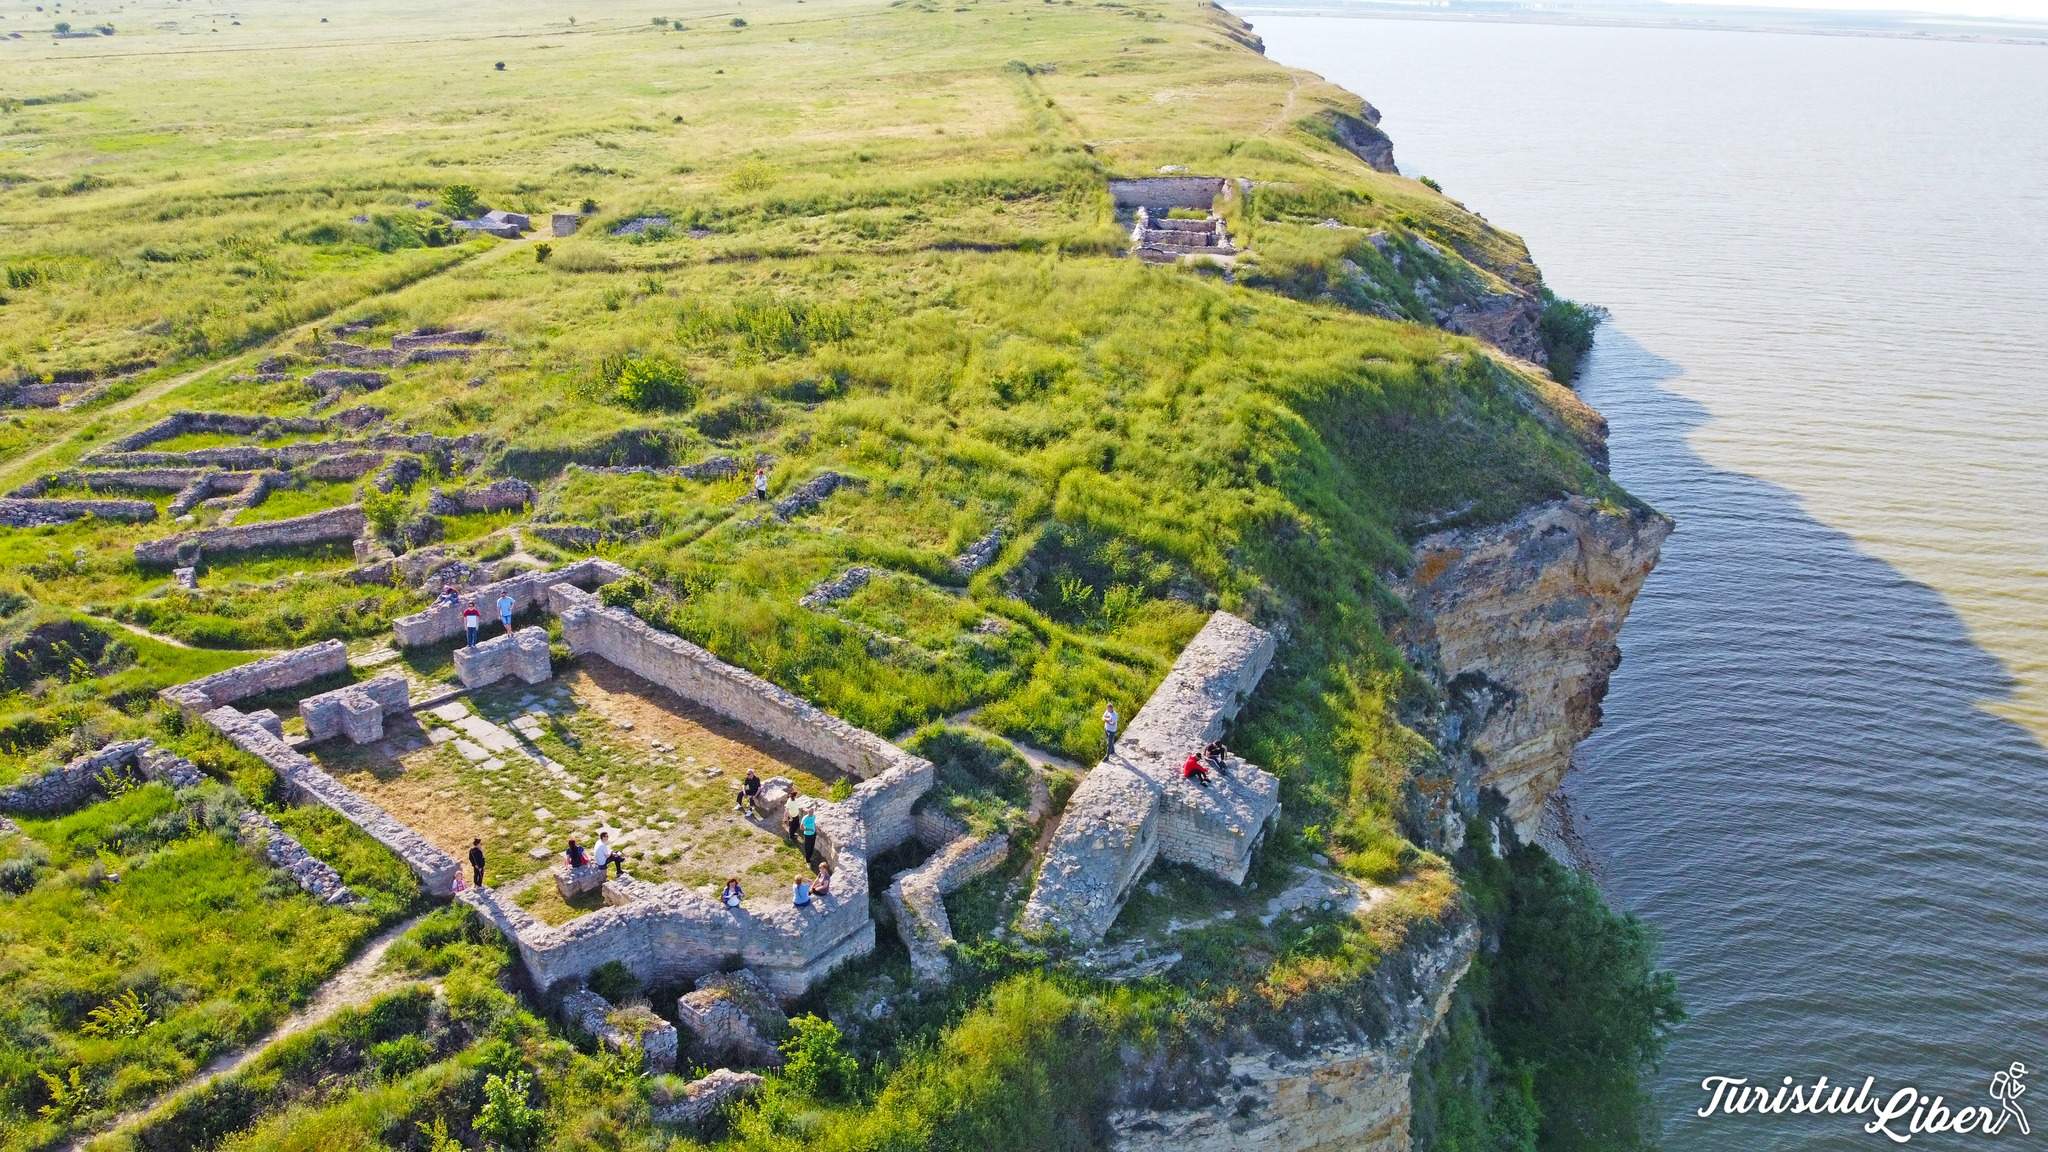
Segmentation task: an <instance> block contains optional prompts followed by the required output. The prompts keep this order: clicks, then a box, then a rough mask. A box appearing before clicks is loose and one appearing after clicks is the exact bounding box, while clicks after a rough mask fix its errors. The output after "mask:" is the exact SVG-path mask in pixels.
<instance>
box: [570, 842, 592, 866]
mask: <svg viewBox="0 0 2048 1152" xmlns="http://www.w3.org/2000/svg"><path fill="white" fill-rule="evenodd" d="M568 857H569V867H571V868H582V867H584V866H586V865H588V864H589V863H590V861H589V859H588V858H586V857H585V856H584V855H583V845H581V844H578V843H577V842H576V838H575V837H574V836H571V837H569V851H568Z"/></svg>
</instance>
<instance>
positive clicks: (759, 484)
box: [754, 468, 768, 504]
mask: <svg viewBox="0 0 2048 1152" xmlns="http://www.w3.org/2000/svg"><path fill="white" fill-rule="evenodd" d="M754 499H756V500H759V501H760V502H761V503H763V504H766V503H767V502H768V470H767V469H766V468H756V469H754Z"/></svg>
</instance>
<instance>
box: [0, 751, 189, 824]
mask: <svg viewBox="0 0 2048 1152" xmlns="http://www.w3.org/2000/svg"><path fill="white" fill-rule="evenodd" d="M150 746H151V745H150V742H149V741H147V740H125V741H122V742H121V743H118V744H109V745H107V746H106V747H104V748H101V749H100V750H99V751H97V752H89V753H87V754H86V755H84V756H80V757H78V758H77V759H76V760H73V761H71V762H70V763H68V764H63V765H60V766H58V767H56V768H52V769H50V770H49V771H47V772H44V773H42V774H40V775H37V776H31V777H29V778H28V779H26V780H21V781H18V782H16V783H15V784H13V785H11V786H10V787H7V788H0V812H12V813H16V814H19V815H25V816H53V815H56V814H57V813H59V812H65V811H68V810H70V809H72V808H76V807H78V806H79V805H81V804H84V803H85V802H86V801H88V800H91V799H92V798H93V797H94V796H96V795H98V794H99V790H100V777H101V776H102V775H104V774H105V773H107V772H109V771H120V770H122V769H125V768H127V767H128V766H129V765H130V764H133V763H134V762H135V757H136V754H137V753H139V752H141V751H143V750H144V749H147V748H149V747H150Z"/></svg>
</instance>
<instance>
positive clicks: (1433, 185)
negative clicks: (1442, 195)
mask: <svg viewBox="0 0 2048 1152" xmlns="http://www.w3.org/2000/svg"><path fill="white" fill-rule="evenodd" d="M1416 180H1417V181H1419V182H1420V183H1421V184H1422V186H1423V187H1424V188H1427V189H1429V190H1430V191H1431V192H1442V191H1443V190H1444V186H1443V185H1441V184H1439V183H1437V182H1436V181H1434V180H1431V179H1430V178H1429V177H1427V176H1417V177H1416Z"/></svg>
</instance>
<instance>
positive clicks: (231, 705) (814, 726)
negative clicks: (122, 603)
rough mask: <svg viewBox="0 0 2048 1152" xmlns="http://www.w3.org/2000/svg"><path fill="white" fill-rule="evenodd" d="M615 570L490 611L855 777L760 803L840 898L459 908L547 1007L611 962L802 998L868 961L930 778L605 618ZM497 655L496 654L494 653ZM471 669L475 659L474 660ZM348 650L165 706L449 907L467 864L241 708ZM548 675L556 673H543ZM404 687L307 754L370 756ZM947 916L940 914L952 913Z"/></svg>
mask: <svg viewBox="0 0 2048 1152" xmlns="http://www.w3.org/2000/svg"><path fill="white" fill-rule="evenodd" d="M625 574H626V573H625V570H624V569H621V568H620V567H619V566H618V565H616V564H612V563H610V562H608V561H603V560H595V559H592V560H584V561H580V562H578V563H575V564H571V565H567V566H565V567H563V568H560V569H557V570H555V571H552V572H546V573H523V574H521V575H519V576H516V577H513V578H511V579H509V580H506V581H502V582H500V583H498V584H495V585H487V586H485V587H483V588H479V589H477V590H476V598H477V600H478V601H479V603H480V604H481V603H483V602H486V601H488V602H489V603H491V604H493V605H494V604H495V602H496V600H497V598H498V596H499V595H500V594H504V595H509V596H510V597H511V598H512V599H513V601H514V603H515V605H516V608H515V611H527V610H531V609H533V608H536V607H539V608H545V609H547V610H548V611H551V612H552V613H554V614H555V615H556V616H557V617H558V618H559V619H560V621H561V625H562V635H563V638H564V640H565V641H566V642H567V644H568V647H569V649H570V651H571V652H573V653H575V654H576V655H579V656H581V655H592V656H596V657H599V658H601V659H603V660H605V661H606V662H608V663H610V664H612V665H614V666H616V667H618V668H620V669H622V670H624V671H626V672H629V673H631V674H633V675H635V676H637V677H639V678H640V679H642V680H644V681H646V682H648V683H650V684H653V685H657V686H659V687H662V688H666V689H668V690H669V691H671V692H674V693H676V694H677V695H679V696H681V697H682V698H684V699H686V700H689V701H691V702H693V703H695V704H698V705H701V706H703V707H705V708H708V709H709V710H711V711H713V712H716V713H718V714H719V715H721V716H723V717H725V718H726V719H728V720H732V721H734V722H736V723H739V724H741V725H743V726H745V727H747V728H749V729H751V730H753V731H754V732H756V733H759V734H760V735H761V736H763V737H765V738H767V739H768V740H770V741H773V742H776V743H779V744H781V745H784V746H788V747H791V748H794V749H795V750H797V751H798V752H800V753H803V754H805V755H808V756H811V757H815V758H817V759H819V760H822V761H824V762H826V763H829V764H831V765H833V766H834V767H835V768H837V769H839V770H841V771H843V772H845V773H847V774H848V775H850V776H853V777H855V778H856V779H858V780H860V781H861V782H860V783H859V784H857V785H856V786H855V787H854V789H853V792H852V795H851V796H849V797H848V798H847V799H845V800H843V801H837V802H829V803H828V802H823V801H821V800H818V799H816V798H809V797H806V798H803V799H802V800H797V799H796V798H795V797H794V790H793V789H791V788H790V787H789V786H788V785H787V782H786V781H780V780H771V781H769V782H768V783H767V785H766V786H764V788H763V790H762V801H761V803H762V808H763V810H764V816H763V819H764V820H770V821H775V822H776V823H775V825H774V826H776V827H779V826H780V821H782V820H783V819H785V818H786V816H787V815H788V814H789V812H790V811H791V810H793V809H796V808H799V807H800V808H801V810H803V811H807V812H809V813H810V814H812V815H814V816H815V817H816V819H817V824H818V851H819V853H820V854H821V856H822V858H823V859H825V860H827V861H830V862H831V864H832V866H833V889H832V892H831V893H830V894H829V895H823V896H818V897H815V898H814V900H813V902H812V905H811V906H810V907H808V908H796V907H794V906H786V905H775V906H769V907H744V908H741V909H737V910H734V909H728V908H726V907H724V906H723V905H722V904H720V903H719V902H718V901H716V900H714V899H712V898H711V897H710V896H708V895H703V894H699V893H696V892H693V891H690V890H688V889H685V888H682V887H680V886H677V885H672V884H648V883H643V882H641V881H639V880H637V879H635V878H633V877H631V876H625V877H619V878H615V879H612V880H610V881H605V880H604V878H603V875H602V873H601V872H600V873H598V875H597V876H596V877H595V878H594V879H595V881H596V884H595V885H594V886H595V887H596V888H597V890H598V891H599V892H600V893H601V894H602V898H603V900H604V903H605V907H603V908H601V909H598V910H596V911H593V912H590V913H587V914H585V915H583V916H580V917H578V918H577V919H575V920H572V921H570V922H569V923H566V924H562V925H547V924H544V923H542V922H540V921H539V920H537V919H536V918H534V917H533V916H531V915H530V914H528V913H527V912H526V911H525V910H523V909H521V908H519V907H518V906H517V905H516V904H514V903H512V902H511V901H509V900H501V899H500V898H499V897H498V895H497V894H496V893H495V892H492V891H491V890H489V889H469V890H466V891H463V892H462V893H461V894H460V898H461V899H462V900H463V901H464V902H465V903H467V904H469V905H470V906H471V907H472V908H474V909H475V910H476V911H477V912H478V913H479V914H480V915H481V916H483V918H484V919H486V920H487V921H489V922H490V923H492V924H493V925H495V926H496V927H497V928H498V929H499V930H500V931H501V932H503V933H504V934H505V936H506V937H507V939H509V940H510V941H511V942H512V943H513V945H514V947H515V949H516V951H517V952H518V954H519V957H520V961H521V965H522V967H523V968H524V970H525V973H526V975H527V978H528V980H529V982H530V983H531V984H532V986H533V987H534V988H535V989H536V990H538V991H540V992H542V993H544V994H545V993H550V992H554V991H558V990H561V989H564V988H570V987H575V986H578V985H580V984H582V983H583V982H584V981H585V980H586V979H587V977H588V976H589V974H590V973H591V972H592V971H594V970H595V969H596V968H598V967H600V966H602V965H604V964H605V963H607V962H609V961H613V960H616V961H618V962H620V963H621V964H623V965H624V966H625V967H626V969H627V970H628V971H630V972H631V973H632V974H633V975H634V976H635V977H636V978H638V979H639V980H640V981H641V982H642V983H646V984H653V983H665V982H676V981H685V980H699V979H702V978H705V977H707V976H710V975H711V974H713V973H717V972H722V971H728V970H730V969H733V968H735V967H739V966H745V967H748V968H751V969H752V970H753V971H754V973H755V974H756V975H757V976H758V977H759V980H760V982H761V984H762V986H763V987H765V988H767V989H768V990H769V991H770V992H771V993H772V994H773V995H776V996H783V997H792V996H796V995H799V994H801V993H802V992H803V991H804V990H805V989H807V988H809V987H810V985H811V984H812V983H813V982H815V981H816V980H818V979H819V978H821V977H822V976H824V975H825V974H826V973H828V972H830V971H831V970H832V969H834V968H836V967H837V966H839V965H840V964H842V963H844V962H846V961H847V960H850V959H853V958H855V957H858V956H862V955H866V954H867V953H868V952H869V951H871V950H872V949H873V948H874V941H875V926H874V922H873V920H872V919H871V917H870V915H869V901H868V892H869V889H868V878H867V877H868V870H867V861H868V859H869V858H870V857H871V856H873V855H874V854H876V853H879V852H885V851H888V850H890V849H891V848H894V847H896V846H898V845H901V844H903V843H906V842H908V841H909V840H910V839H912V838H913V837H914V836H915V835H916V834H917V832H916V819H915V817H914V812H913V810H914V809H915V807H916V805H917V802H918V800H919V799H921V798H922V797H923V796H924V794H925V793H926V791H928V790H929V789H930V787H931V784H932V778H933V771H934V770H933V767H932V765H931V763H930V762H929V761H926V760H924V759H922V758H921V757H917V756H914V755H912V754H910V753H908V752H906V751H904V750H902V749H901V748H898V747H897V746H895V745H894V744H891V743H890V742H889V741H887V740H885V739H883V738H882V737H880V736H877V735H875V734H873V733H870V732H866V731H863V730H861V729H859V728H857V727H855V726H853V725H851V724H848V723H847V722H846V721H844V720H842V719H840V718H838V717H836V716H833V715H831V714H829V713H827V712H825V711H823V710H821V709H819V708H817V707H816V706H815V705H812V704H810V703H809V702H807V701H805V700H803V699H802V698H800V697H798V696H796V695H795V694H794V693H791V692H788V691H785V690H783V689H781V688H778V687H776V686H775V685H773V684H770V683H769V682H767V681H765V680H763V679H761V678H760V677H758V676H755V675H753V674H752V673H749V672H746V671H744V670H742V669H739V668H736V667H733V666H732V665H730V664H727V663H725V662H724V661H722V660H720V659H718V658H717V657H716V656H713V655H712V654H711V653H709V652H707V651H705V650H704V649H702V648H700V647H698V646H697V645H694V644H691V643H689V642H688V641H686V640H683V639H682V638H680V637H677V636H672V635H669V634H668V633H665V632H662V631H660V630H659V629H656V628H654V627H652V626H651V625H649V624H647V623H645V622H644V621H642V620H640V619H639V618H638V617H636V616H634V615H633V614H632V613H631V612H630V611H627V610H626V609H623V608H609V607H606V606H605V605H604V604H603V602H602V601H601V600H599V598H598V597H597V596H596V595H594V594H593V593H592V592H590V591H587V590H586V586H587V587H596V586H599V585H602V584H605V583H609V582H611V581H613V580H617V579H619V578H621V577H622V576H624V575H625ZM462 632H463V626H462V619H461V605H460V604H459V603H457V604H439V605H435V606H433V607H430V608H428V609H426V610H425V611H422V612H418V613H414V614H413V615H411V616H408V617H403V618H401V619H399V620H397V621H395V622H394V625H393V637H394V640H395V642H396V644H397V646H398V647H400V648H406V647H416V646H419V645H422V644H434V643H441V642H446V641H449V640H452V639H453V638H455V637H457V636H459V635H461V634H462ZM493 646H495V649H494V651H492V652H489V653H486V652H484V650H485V649H486V648H491V647H493ZM471 651H474V652H477V653H479V655H476V656H465V655H464V653H465V652H471ZM522 651H524V652H529V653H532V658H533V659H534V661H535V663H534V664H533V665H532V666H531V667H530V668H528V669H527V670H526V671H527V674H530V675H533V676H535V677H536V678H545V675H546V674H547V673H546V672H543V669H545V668H546V665H545V664H543V663H540V662H541V661H545V660H546V659H547V644H546V633H545V632H544V631H543V630H542V629H540V628H537V627H528V628H525V629H521V630H519V631H517V632H514V633H512V634H510V635H509V636H508V635H500V636H497V637H494V638H493V639H492V641H490V642H488V643H485V644H479V645H478V646H477V648H476V649H474V650H471V649H463V650H460V651H458V652H457V654H456V659H457V661H458V665H459V666H460V665H462V664H472V666H473V667H476V668H481V667H483V666H484V665H485V664H486V663H487V662H505V663H506V664H507V672H508V673H509V674H514V675H520V674H521V673H520V672H519V671H518V670H516V669H513V668H511V667H510V662H511V661H513V660H514V659H516V655H515V654H516V653H519V652H522ZM347 666H348V654H347V649H346V647H345V646H344V645H343V644H342V643H341V642H340V641H338V640H330V641H323V642H321V643H319V644H314V645H309V646H308V647H306V648H302V649H298V650H296V651H293V652H287V653H282V654H279V655H277V656H272V657H269V658H267V659H264V660H259V661H255V662H253V663H251V664H246V665H242V666H240V667H238V668H233V669H229V670H227V671H225V672H221V673H217V674H215V675H212V676H208V677H204V678H202V679H199V680H195V681H191V682H189V683H186V684H181V685H178V686H176V687H174V688H169V689H166V690H164V692H163V696H164V698H165V699H166V700H169V701H170V702H172V703H174V704H176V705H177V706H179V707H180V708H182V709H184V710H185V711H187V712H188V713H190V714H192V715H195V716H197V717H199V718H201V719H203V720H204V721H205V722H206V723H207V724H208V725H210V726H212V727H213V728H214V729H216V730H217V731H219V732H220V733H221V734H222V735H223V736H225V737H226V738H227V739H228V740H229V742H230V743H233V744H234V745H235V746H236V747H238V748H240V749H242V750H243V751H245V752H248V753H250V754H252V755H254V756H256V757H257V758H258V759H260V760H262V761H264V762H265V763H266V764H268V765H269V766H270V767H271V769H272V770H273V771H274V772H275V773H276V774H277V777H278V780H279V782H280V785H281V786H282V787H284V788H285V789H287V790H288V791H289V792H290V793H291V794H293V795H294V796H296V797H298V798H300V799H302V800H306V801H309V802H313V803H319V804H323V805H325V806H327V807H328V808H331V809H333V810H334V811H335V812H337V813H339V814H341V815H342V816H343V817H345V818H346V819H348V820H350V821H351V822H353V823H355V824H356V825H357V826H358V827H359V828H361V829H362V830H363V831H364V832H365V833H367V834H368V835H369V836H370V837H371V838H372V839H375V840H376V841H378V842H379V843H380V844H383V845H384V846H385V847H386V848H388V849H390V850H391V851H392V852H393V853H395V854H396V855H397V856H398V857H399V858H400V859H401V860H402V861H404V862H405V864H406V865H407V866H408V867H409V868H411V869H412V870H413V872H414V873H415V874H416V875H418V876H419V877H420V880H421V882H422V884H423V885H424V886H425V887H426V889H427V891H428V892H430V893H432V894H435V895H440V896H448V895H451V894H455V889H456V885H457V877H458V868H457V864H456V861H455V860H454V859H453V858H452V857H450V856H449V855H448V854H447V853H446V852H443V851H442V850H441V849H439V848H437V847H436V846H434V845H433V844H432V843H430V842H429V841H427V840H426V838H425V837H423V836H421V835H420V834H419V833H418V832H416V831H414V830H413V829H412V828H410V827H407V826H406V825H405V824H404V823H403V822H402V821H399V820H398V819H396V818H394V817H393V816H391V814H390V813H388V812H386V811H384V810H383V809H382V808H380V807H378V806H377V805H376V804H374V803H371V802H370V801H368V800H366V799H364V798H363V797H361V796H360V795H358V794H356V793H355V792H354V791H352V790H351V789H349V788H348V787H347V786H346V785H344V784H342V783H341V782H340V781H338V780H336V779H335V778H334V777H333V776H332V775H330V774H328V773H327V772H326V771H325V770H323V769H322V768H321V767H320V766H319V765H318V764H316V763H315V762H314V761H313V760H312V759H310V758H309V757H307V756H306V755H305V754H304V753H303V752H301V751H300V750H299V749H298V748H297V747H295V746H294V744H293V742H291V741H288V740H286V739H285V738H284V736H283V729H282V725H281V724H280V722H279V721H278V719H277V717H276V716H275V715H273V714H270V713H268V712H243V711H241V710H240V709H238V708H237V707H235V705H236V704H237V703H239V702H241V701H243V700H247V699H249V698H251V697H254V696H259V695H270V694H276V693H282V692H287V691H289V690H291V689H293V688H296V687H300V686H302V685H307V684H311V683H313V682H315V681H318V680H321V679H324V678H327V677H332V676H336V675H340V674H342V673H344V672H345V671H346V669H347ZM549 671H551V670H549ZM404 686H405V684H404V680H403V678H402V677H399V676H396V675H392V676H386V677H379V678H377V679H375V680H370V681H365V682H362V683H358V684H351V685H347V686H344V687H342V688H338V689H334V690H332V691H328V692H323V693H320V694H317V695H314V696H310V697H307V698H306V699H305V700H302V701H301V702H300V706H299V708H300V713H301V715H302V716H303V717H304V718H305V719H306V724H307V741H306V742H308V743H310V742H312V741H314V740H318V739H331V738H332V737H334V736H336V735H339V736H343V737H346V738H348V739H350V740H358V741H360V740H365V739H375V738H377V736H379V735H381V734H382V731H383V723H384V718H385V717H387V716H389V715H392V714H394V713H396V712H400V711H404V710H406V709H408V708H410V707H411V706H412V705H411V702H410V701H407V700H405V699H404V698H403V696H402V690H403V689H404ZM941 912H943V909H941Z"/></svg>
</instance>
